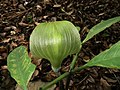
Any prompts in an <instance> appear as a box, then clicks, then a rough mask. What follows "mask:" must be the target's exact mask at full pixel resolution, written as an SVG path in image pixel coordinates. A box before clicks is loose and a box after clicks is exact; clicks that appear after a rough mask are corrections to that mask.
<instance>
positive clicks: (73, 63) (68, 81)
mask: <svg viewBox="0 0 120 90" xmlns="http://www.w3.org/2000/svg"><path fill="white" fill-rule="evenodd" d="M81 48H82V45H81V46H80V50H81ZM80 50H79V52H80ZM79 52H78V53H77V54H76V55H75V56H74V58H73V60H72V63H71V64H70V70H69V72H70V74H69V75H68V77H67V82H66V87H65V89H66V90H68V88H69V83H70V79H71V70H73V69H74V67H75V63H76V60H77V58H78V55H79Z"/></svg>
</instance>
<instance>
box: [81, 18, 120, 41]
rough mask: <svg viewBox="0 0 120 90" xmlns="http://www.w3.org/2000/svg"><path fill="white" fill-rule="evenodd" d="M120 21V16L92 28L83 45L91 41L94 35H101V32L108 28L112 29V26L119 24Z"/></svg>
mask: <svg viewBox="0 0 120 90" xmlns="http://www.w3.org/2000/svg"><path fill="white" fill-rule="evenodd" d="M119 21H120V16H118V17H114V18H111V19H108V20H104V21H101V22H100V23H99V24H97V25H95V26H94V27H92V28H91V29H90V31H89V33H88V34H87V36H86V38H85V39H84V41H83V42H82V43H85V42H86V41H88V40H89V39H91V38H92V37H93V36H94V35H96V34H98V33H100V32H101V31H103V30H105V29H106V28H108V27H110V26H111V25H112V24H114V23H117V22H119Z"/></svg>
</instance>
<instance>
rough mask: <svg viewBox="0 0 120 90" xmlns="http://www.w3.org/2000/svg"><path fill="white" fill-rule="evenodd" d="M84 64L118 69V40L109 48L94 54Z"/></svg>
mask: <svg viewBox="0 0 120 90" xmlns="http://www.w3.org/2000/svg"><path fill="white" fill-rule="evenodd" d="M85 65H86V66H88V67H92V66H101V67H107V68H116V69H120V41H119V42H117V43H116V44H114V45H113V46H111V48H110V49H107V50H105V51H104V52H102V53H100V54H99V55H97V56H95V57H94V58H93V59H92V60H90V61H89V62H88V63H87V64H85Z"/></svg>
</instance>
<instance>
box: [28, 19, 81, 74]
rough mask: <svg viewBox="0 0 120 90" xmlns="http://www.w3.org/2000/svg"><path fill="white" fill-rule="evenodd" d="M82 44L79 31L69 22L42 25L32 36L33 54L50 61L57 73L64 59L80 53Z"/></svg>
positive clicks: (31, 47) (31, 48)
mask: <svg viewBox="0 0 120 90" xmlns="http://www.w3.org/2000/svg"><path fill="white" fill-rule="evenodd" d="M80 44H81V41H80V35H79V31H78V30H77V28H76V27H75V26H74V25H73V24H72V23H71V22H69V21H55V22H48V23H40V24H39V25H38V26H36V28H35V29H34V30H33V32H32V34H31V36H30V50H31V53H32V54H33V55H34V56H36V57H38V58H45V59H48V60H49V61H50V63H51V65H52V69H53V70H54V71H56V72H57V71H58V70H59V68H60V67H61V63H62V61H63V60H64V58H66V57H67V56H68V55H71V54H75V53H77V52H78V51H79V49H80Z"/></svg>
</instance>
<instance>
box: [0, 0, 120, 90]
mask: <svg viewBox="0 0 120 90" xmlns="http://www.w3.org/2000/svg"><path fill="white" fill-rule="evenodd" d="M115 16H120V0H0V90H15V85H16V82H15V81H14V79H12V78H11V76H10V73H9V72H8V70H7V56H8V54H9V53H10V52H11V51H12V50H13V49H14V48H16V47H18V46H20V45H24V46H26V47H27V48H28V52H29V37H30V34H31V32H32V31H33V29H34V28H35V26H36V25H37V24H38V23H41V22H47V21H53V20H57V21H60V20H68V21H71V22H72V23H73V24H74V25H76V26H79V27H80V28H81V31H80V36H81V39H82V40H83V39H84V38H85V36H86V34H87V33H88V32H89V29H90V28H91V27H93V26H94V25H96V24H97V23H99V22H100V21H101V20H106V19H109V18H113V17H115ZM119 40H120V23H116V24H114V25H112V26H111V27H110V28H108V29H106V30H105V31H103V32H101V33H99V34H98V35H96V36H94V38H92V39H91V40H89V41H88V42H86V43H85V44H84V45H83V48H82V50H81V53H80V54H79V58H78V60H77V62H76V66H80V65H83V64H85V63H86V62H87V61H88V60H89V59H91V58H93V57H94V56H95V55H97V54H99V53H100V52H102V51H104V50H105V49H107V48H109V47H110V46H111V45H112V44H114V43H116V42H117V41H119ZM70 62H71V60H70V57H68V58H66V59H65V60H64V61H63V63H62V68H61V71H62V72H65V71H67V70H68V68H69V65H70ZM33 63H34V64H36V66H37V68H36V71H35V73H34V75H33V77H32V78H31V82H32V81H36V80H42V81H44V82H47V81H52V80H53V79H55V75H54V73H53V71H52V70H51V67H50V63H49V62H48V61H47V60H42V61H41V62H39V61H38V62H35V61H34V59H33ZM56 88H57V86H56ZM69 90H120V70H116V69H107V68H101V67H93V68H88V69H86V70H83V71H81V72H77V73H75V74H74V75H72V76H71V80H70V86H69Z"/></svg>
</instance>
